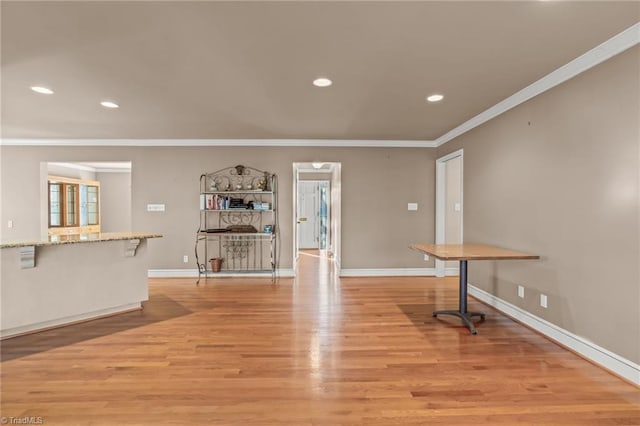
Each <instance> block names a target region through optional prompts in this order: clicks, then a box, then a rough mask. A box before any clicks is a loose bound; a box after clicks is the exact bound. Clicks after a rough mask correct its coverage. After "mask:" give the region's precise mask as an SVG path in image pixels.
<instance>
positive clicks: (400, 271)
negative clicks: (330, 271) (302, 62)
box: [340, 268, 436, 277]
mask: <svg viewBox="0 0 640 426" xmlns="http://www.w3.org/2000/svg"><path fill="white" fill-rule="evenodd" d="M435 275H436V270H435V268H380V269H342V270H341V271H340V276H341V277H405V276H428V277H434V276H435Z"/></svg>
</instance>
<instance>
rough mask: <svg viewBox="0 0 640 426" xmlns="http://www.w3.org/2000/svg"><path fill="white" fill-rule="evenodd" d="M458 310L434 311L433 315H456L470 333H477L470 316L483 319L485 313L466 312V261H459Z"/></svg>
mask: <svg viewBox="0 0 640 426" xmlns="http://www.w3.org/2000/svg"><path fill="white" fill-rule="evenodd" d="M459 298H460V300H459V310H457V311H434V312H433V314H432V315H433V316H434V317H437V316H438V315H453V316H454V317H458V318H460V319H461V320H462V322H464V324H465V325H466V326H467V328H468V329H469V331H470V332H471V334H478V330H476V327H475V326H474V325H473V320H472V317H480V318H481V319H484V317H485V314H483V313H482V312H467V261H466V260H461V261H460V296H459Z"/></svg>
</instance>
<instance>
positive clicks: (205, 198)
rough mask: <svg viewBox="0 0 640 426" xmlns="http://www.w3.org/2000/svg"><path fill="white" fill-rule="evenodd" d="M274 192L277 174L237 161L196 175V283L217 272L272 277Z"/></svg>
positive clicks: (274, 263) (274, 264)
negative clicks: (198, 218) (198, 205)
mask: <svg viewBox="0 0 640 426" xmlns="http://www.w3.org/2000/svg"><path fill="white" fill-rule="evenodd" d="M276 191H277V178H276V175H275V174H271V173H269V172H266V171H264V170H259V169H255V168H253V167H245V166H242V165H238V166H234V167H227V168H224V169H221V170H218V171H215V172H212V173H206V174H203V175H201V176H200V224H199V226H198V231H197V235H196V244H195V255H196V262H197V265H198V283H199V282H200V279H201V278H202V277H203V276H204V277H205V279H206V278H207V277H209V276H214V275H216V274H219V273H270V274H271V278H272V280H273V281H275V278H276V268H277V250H276V248H277V240H278V238H277V235H278V230H279V229H278V228H279V227H278V223H277V196H276V195H277V192H276ZM201 256H202V257H201ZM201 259H203V260H202V261H201ZM212 259H217V260H216V261H214V262H211V260H212Z"/></svg>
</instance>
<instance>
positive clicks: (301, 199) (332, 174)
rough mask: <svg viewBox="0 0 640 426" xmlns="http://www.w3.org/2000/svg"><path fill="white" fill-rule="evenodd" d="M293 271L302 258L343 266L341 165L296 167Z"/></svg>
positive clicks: (299, 165)
mask: <svg viewBox="0 0 640 426" xmlns="http://www.w3.org/2000/svg"><path fill="white" fill-rule="evenodd" d="M293 173H294V179H293V182H294V185H293V186H294V187H293V199H294V202H293V210H294V211H293V220H294V224H293V229H294V238H293V242H294V247H293V253H294V259H293V264H294V270H295V271H296V274H297V273H298V260H299V256H300V254H305V255H310V256H319V257H322V258H330V259H331V260H332V262H334V263H335V265H336V266H337V267H339V265H340V193H341V182H340V177H341V165H340V163H331V162H327V163H294V164H293Z"/></svg>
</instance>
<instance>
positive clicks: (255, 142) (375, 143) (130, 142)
mask: <svg viewBox="0 0 640 426" xmlns="http://www.w3.org/2000/svg"><path fill="white" fill-rule="evenodd" d="M0 145H3V146H189V147H193V146H233V147H238V146H253V147H256V146H260V147H263V146H264V147H270V146H280V147H336V148H346V147H348V148H435V147H436V143H435V142H434V141H410V140H405V141H403V140H348V139H343V140H340V139H29V138H25V139H22V138H3V139H0Z"/></svg>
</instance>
